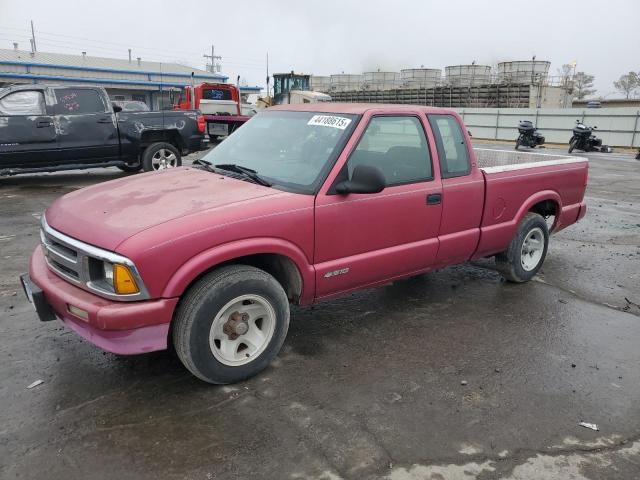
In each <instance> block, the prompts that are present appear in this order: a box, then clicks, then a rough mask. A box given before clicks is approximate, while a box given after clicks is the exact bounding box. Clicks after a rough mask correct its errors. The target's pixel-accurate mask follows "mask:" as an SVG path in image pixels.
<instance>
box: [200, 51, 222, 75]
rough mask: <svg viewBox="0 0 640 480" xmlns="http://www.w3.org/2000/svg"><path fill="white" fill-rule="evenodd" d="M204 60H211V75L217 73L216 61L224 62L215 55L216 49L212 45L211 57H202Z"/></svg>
mask: <svg viewBox="0 0 640 480" xmlns="http://www.w3.org/2000/svg"><path fill="white" fill-rule="evenodd" d="M202 56H203V57H204V58H209V59H211V68H210V69H209V71H210V72H211V73H215V71H216V60H222V57H221V56H220V55H216V54H215V47H214V46H213V45H211V55H207V54H205V55H202Z"/></svg>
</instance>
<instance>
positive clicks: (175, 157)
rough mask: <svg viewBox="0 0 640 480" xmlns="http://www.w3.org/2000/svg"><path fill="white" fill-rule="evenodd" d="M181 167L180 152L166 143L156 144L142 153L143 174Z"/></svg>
mask: <svg viewBox="0 0 640 480" xmlns="http://www.w3.org/2000/svg"><path fill="white" fill-rule="evenodd" d="M180 165H182V155H180V151H179V150H178V149H177V148H176V147H174V146H173V145H171V144H170V143H166V142H156V143H152V144H151V145H149V146H148V147H147V148H145V149H144V152H142V168H143V169H144V171H145V172H153V171H156V170H165V169H167V168H175V167H179V166H180Z"/></svg>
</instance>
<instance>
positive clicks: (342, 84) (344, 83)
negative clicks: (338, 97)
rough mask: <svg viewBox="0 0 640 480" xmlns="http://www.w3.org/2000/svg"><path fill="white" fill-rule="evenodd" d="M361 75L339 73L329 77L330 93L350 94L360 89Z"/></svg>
mask: <svg viewBox="0 0 640 480" xmlns="http://www.w3.org/2000/svg"><path fill="white" fill-rule="evenodd" d="M362 81H363V79H362V75H354V74H350V73H339V74H336V75H331V77H330V86H331V91H332V92H351V91H357V90H361V89H362Z"/></svg>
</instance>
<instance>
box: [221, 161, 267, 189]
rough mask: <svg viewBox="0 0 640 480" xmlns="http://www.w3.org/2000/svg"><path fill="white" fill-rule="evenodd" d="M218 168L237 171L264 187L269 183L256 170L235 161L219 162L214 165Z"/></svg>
mask: <svg viewBox="0 0 640 480" xmlns="http://www.w3.org/2000/svg"><path fill="white" fill-rule="evenodd" d="M214 166H215V167H216V168H217V169H218V170H227V171H228V172H235V173H239V174H240V175H242V176H244V177H246V178H248V179H249V180H251V181H253V182H254V183H257V184H258V185H262V186H264V187H270V186H271V183H269V182H267V181H266V180H265V179H264V178H262V177H261V176H260V175H259V174H258V172H256V171H255V170H253V169H251V168H248V167H243V166H242V165H236V164H235V163H221V164H218V165H214Z"/></svg>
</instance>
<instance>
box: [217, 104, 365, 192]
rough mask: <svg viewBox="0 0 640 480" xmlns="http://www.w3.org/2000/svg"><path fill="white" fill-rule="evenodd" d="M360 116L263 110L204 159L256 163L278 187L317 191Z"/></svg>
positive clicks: (252, 166) (255, 167)
mask: <svg viewBox="0 0 640 480" xmlns="http://www.w3.org/2000/svg"><path fill="white" fill-rule="evenodd" d="M356 119H357V116H356V115H348V114H343V113H339V114H335V113H334V114H329V113H318V112H287V111H265V112H261V113H259V114H257V115H256V116H254V117H253V118H252V119H251V120H250V121H248V122H247V123H246V124H245V125H243V126H242V128H240V129H238V130H237V131H235V132H234V133H233V135H230V136H229V137H228V138H227V139H226V140H224V141H223V142H222V143H221V144H220V145H218V146H217V147H215V148H214V149H213V150H212V151H211V152H209V153H208V154H207V155H206V156H205V157H204V160H205V161H206V162H208V163H210V164H212V165H221V164H224V165H227V164H235V165H239V166H242V167H244V168H250V169H252V170H255V172H256V173H257V174H258V175H260V176H261V177H262V178H264V179H266V180H267V181H268V182H269V183H270V184H271V185H272V187H274V188H279V189H281V190H287V191H294V192H298V193H310V194H312V193H315V192H316V190H317V189H318V187H319V186H320V185H319V184H320V183H321V182H322V181H323V180H324V178H325V176H326V175H327V173H328V172H329V170H330V169H331V167H332V166H333V164H334V162H335V160H336V158H337V156H338V155H339V154H340V151H341V150H342V148H343V147H344V144H345V143H346V141H347V139H348V138H349V136H350V134H351V132H352V130H353V128H355V124H356V123H357V122H356Z"/></svg>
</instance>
